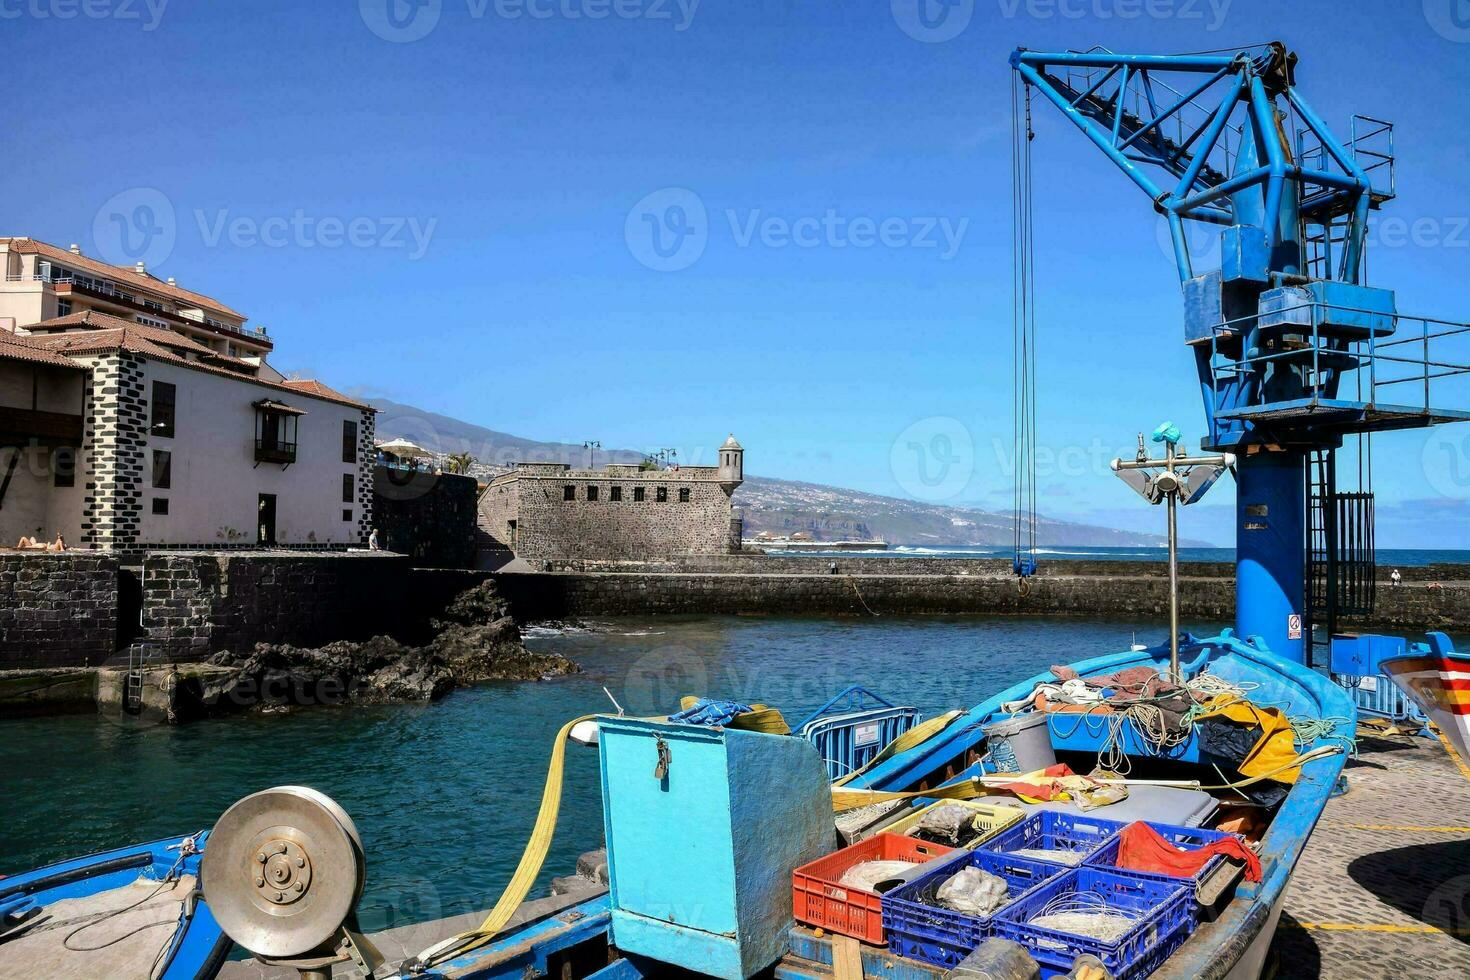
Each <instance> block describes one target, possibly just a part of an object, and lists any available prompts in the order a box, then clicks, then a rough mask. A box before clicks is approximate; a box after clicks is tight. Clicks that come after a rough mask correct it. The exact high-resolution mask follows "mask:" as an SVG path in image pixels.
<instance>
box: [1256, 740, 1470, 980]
mask: <svg viewBox="0 0 1470 980" xmlns="http://www.w3.org/2000/svg"><path fill="white" fill-rule="evenodd" d="M1344 772H1345V774H1346V775H1347V779H1348V792H1347V793H1346V794H1344V795H1343V796H1339V797H1337V798H1335V799H1333V800H1331V801H1330V802H1329V803H1328V804H1327V809H1326V810H1325V811H1324V812H1323V814H1322V820H1321V822H1319V823H1318V824H1317V830H1316V832H1315V833H1313V835H1312V839H1311V841H1310V842H1309V843H1308V845H1307V849H1306V852H1305V853H1304V854H1303V855H1302V858H1301V861H1300V863H1299V864H1298V865H1297V869H1296V874H1295V875H1294V876H1293V877H1292V880H1291V885H1290V888H1289V890H1288V891H1287V895H1286V908H1285V911H1284V912H1283V913H1282V916H1281V925H1280V927H1279V928H1278V930H1277V932H1276V941H1275V943H1274V944H1273V946H1272V953H1273V956H1272V958H1271V959H1272V961H1273V962H1274V965H1275V968H1276V970H1275V974H1274V975H1275V976H1277V977H1292V978H1295V977H1327V978H1334V980H1336V978H1342V980H1349V978H1354V980H1356V978H1365V980H1366V978H1374V980H1378V978H1383V977H1393V978H1396V980H1410V978H1431V977H1465V976H1470V769H1467V768H1466V767H1465V765H1464V764H1463V763H1461V762H1459V761H1458V760H1456V759H1455V758H1453V757H1452V756H1451V755H1450V754H1449V753H1448V752H1447V751H1446V750H1445V749H1444V748H1443V747H1442V746H1441V745H1440V744H1438V743H1437V742H1435V741H1434V740H1432V739H1428V738H1423V737H1418V738H1406V737H1402V736H1396V737H1379V736H1367V737H1363V738H1361V739H1360V741H1359V743H1358V758H1357V759H1352V760H1349V761H1348V764H1347V768H1346V769H1345V770H1344Z"/></svg>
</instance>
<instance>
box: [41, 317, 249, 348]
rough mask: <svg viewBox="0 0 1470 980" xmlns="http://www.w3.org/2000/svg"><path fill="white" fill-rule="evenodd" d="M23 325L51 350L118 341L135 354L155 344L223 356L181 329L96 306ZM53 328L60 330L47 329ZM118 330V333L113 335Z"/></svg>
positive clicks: (104, 345)
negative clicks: (147, 321) (101, 309)
mask: <svg viewBox="0 0 1470 980" xmlns="http://www.w3.org/2000/svg"><path fill="white" fill-rule="evenodd" d="M25 329H27V330H30V331H32V332H33V333H34V334H35V335H36V339H38V340H43V342H44V343H46V345H47V346H48V347H51V348H52V349H53V350H55V349H57V348H58V347H60V348H61V349H64V350H67V351H69V352H71V353H75V354H81V353H88V352H92V351H98V350H114V349H116V348H117V347H118V346H119V342H122V346H123V349H124V350H130V351H133V352H134V353H138V354H151V353H156V350H155V349H156V348H164V349H165V352H167V351H169V350H173V351H180V352H184V351H187V352H188V353H191V354H195V355H198V356H201V357H202V356H207V355H212V356H214V357H217V358H224V355H223V354H219V353H218V352H216V351H213V350H210V349H209V348H208V347H205V346H204V345H203V344H201V343H199V342H198V341H197V340H191V339H190V338H188V337H186V336H184V335H183V334H181V333H175V332H174V331H172V330H165V329H164V328H163V327H154V326H149V325H148V324H146V323H137V322H135V321H133V320H124V319H123V318H122V317H120V316H113V315H112V314H110V313H100V312H98V311H97V310H83V311H82V312H80V313H68V314H67V315H66V316H58V317H53V318H52V319H50V320H42V321H41V322H40V323H32V324H30V325H28V326H27V327H26V328H25ZM53 330H55V331H64V332H63V333H55V334H51V333H49V332H50V331H53ZM100 334H106V335H108V336H107V337H106V338H105V339H104V338H103V337H101V336H99V335H100ZM118 334H121V336H117V335H118ZM43 335H44V336H43ZM231 360H233V358H231Z"/></svg>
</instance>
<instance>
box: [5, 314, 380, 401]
mask: <svg viewBox="0 0 1470 980" xmlns="http://www.w3.org/2000/svg"><path fill="white" fill-rule="evenodd" d="M27 329H30V330H34V331H44V330H53V329H59V330H65V331H67V332H65V333H53V334H42V333H36V334H34V335H32V336H30V337H25V338H21V339H24V340H28V341H33V342H34V343H35V344H36V345H37V346H40V347H42V348H44V349H45V350H47V351H52V352H55V353H56V354H58V355H59V354H69V355H72V356H81V355H84V354H100V353H103V352H105V351H114V350H125V351H128V352H130V353H133V354H141V355H143V356H144V357H151V358H154V359H155V360H159V361H166V362H168V363H171V364H179V365H182V366H184V367H188V368H193V369H194V370H196V371H205V372H208V373H210V374H217V375H222V376H224V377H228V378H234V379H235V380H237V381H243V382H246V383H247V384H254V385H260V386H261V387H263V388H270V389H272V390H275V391H289V392H294V393H296V394H300V395H307V396H309V397H312V398H319V399H321V400H322V401H328V402H335V403H337V404H339V405H347V406H348V407H350V408H357V409H361V410H363V411H368V412H373V411H376V409H374V408H373V407H372V406H371V405H368V404H366V403H364V402H360V401H357V400H355V399H352V398H348V397H347V396H346V395H343V394H341V393H340V392H337V391H334V390H332V389H331V388H328V387H327V386H326V385H324V384H322V383H321V382H319V381H306V380H303V381H280V382H277V381H266V380H265V379H263V378H259V377H256V376H255V375H254V374H253V373H250V372H253V371H254V370H255V369H254V366H253V365H250V364H248V363H246V362H245V361H241V360H240V359H239V358H234V357H226V356H225V355H224V354H220V353H218V352H216V351H212V350H210V349H209V348H208V347H205V346H204V345H203V344H199V343H196V342H195V341H192V340H190V339H189V338H188V337H185V336H184V335H183V334H177V333H174V332H173V331H172V330H164V329H162V328H159V327H150V326H148V325H147V324H144V323H133V322H132V321H130V320H124V319H122V318H120V317H115V316H109V315H108V314H106V313H98V312H97V311H96V310H87V311H85V312H83V313H73V314H70V315H69V316H63V317H56V318H54V319H51V320H42V321H41V322H40V323H35V324H32V325H31V326H30V327H28V328H27ZM190 355H193V357H194V359H193V360H190ZM62 359H63V360H65V358H62ZM67 363H68V364H70V363H71V362H70V361H68V362H67ZM221 364H232V365H235V366H236V367H235V368H234V369H231V368H228V367H220V366H219V365H221Z"/></svg>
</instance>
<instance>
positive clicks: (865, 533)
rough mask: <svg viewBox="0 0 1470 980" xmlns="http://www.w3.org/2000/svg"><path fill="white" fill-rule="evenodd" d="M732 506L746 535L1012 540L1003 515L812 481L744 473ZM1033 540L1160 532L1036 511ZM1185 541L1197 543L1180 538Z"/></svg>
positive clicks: (1145, 538) (1093, 539)
mask: <svg viewBox="0 0 1470 980" xmlns="http://www.w3.org/2000/svg"><path fill="white" fill-rule="evenodd" d="M735 506H736V508H737V509H739V510H740V511H742V512H743V513H744V515H745V534H746V536H747V537H751V536H753V535H755V534H758V533H760V532H761V531H770V532H771V533H773V534H786V535H789V534H794V533H796V532H798V531H805V532H807V533H808V534H810V535H811V536H812V537H813V538H814V539H816V540H818V541H838V540H844V539H849V540H873V539H876V540H881V541H887V542H889V543H890V544H910V545H1001V546H1004V545H1009V544H1011V543H1012V542H1013V541H1014V540H1015V526H1016V525H1015V519H1014V517H1013V516H1012V515H1010V514H1001V513H996V512H994V511H987V510H979V509H977V508H973V507H949V506H944V505H941V504H926V503H920V502H918V501H914V500H904V499H902V498H899V497H884V496H880V495H878V494H875V493H861V492H859V491H857V490H844V489H841V488H839V487H828V486H822V485H820V484H816V483H797V482H795V481H792V480H772V479H768V478H765V477H747V478H746V481H745V483H744V484H742V485H741V487H740V489H739V490H738V491H736V493H735ZM1036 541H1037V544H1038V545H1042V546H1046V547H1055V546H1057V545H1084V546H1090V547H1101V548H1107V547H1138V546H1140V545H1162V544H1166V543H1167V541H1166V539H1165V538H1164V537H1163V536H1162V535H1157V534H1138V533H1136V532H1133V531H1119V530H1117V529H1115V528H1108V527H1096V526H1094V525H1090V524H1073V523H1069V522H1067V521H1054V520H1051V519H1050V518H1048V517H1044V516H1038V517H1037V520H1036ZM1180 544H1181V545H1184V546H1186V547H1207V546H1208V545H1206V544H1205V543H1204V542H1194V541H1181V542H1180Z"/></svg>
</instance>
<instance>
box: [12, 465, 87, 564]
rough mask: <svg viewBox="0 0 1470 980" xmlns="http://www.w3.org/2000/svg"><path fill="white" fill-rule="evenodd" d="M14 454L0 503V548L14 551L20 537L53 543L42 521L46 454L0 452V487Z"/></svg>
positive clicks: (46, 496) (46, 488)
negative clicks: (14, 462) (8, 483)
mask: <svg viewBox="0 0 1470 980" xmlns="http://www.w3.org/2000/svg"><path fill="white" fill-rule="evenodd" d="M16 453H19V454H20V460H19V462H17V463H16V467H15V469H14V471H11V475H10V486H9V487H7V488H6V490H5V498H4V500H0V546H3V547H6V548H11V547H14V546H15V543H16V541H18V540H19V539H20V536H21V535H23V534H24V535H28V536H34V537H37V538H41V537H44V538H46V539H47V540H54V539H55V534H56V529H55V528H53V527H51V526H50V524H48V523H47V518H46V508H47V502H48V500H49V496H50V492H51V476H50V468H49V466H48V465H47V460H48V456H47V450H45V449H34V448H32V449H14V448H12V447H9V446H6V447H4V448H0V484H4V482H5V474H6V472H7V471H9V470H10V460H11V457H13V456H15V454H16ZM63 533H65V532H63ZM67 540H68V541H73V540H75V539H74V538H68V539H67Z"/></svg>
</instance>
